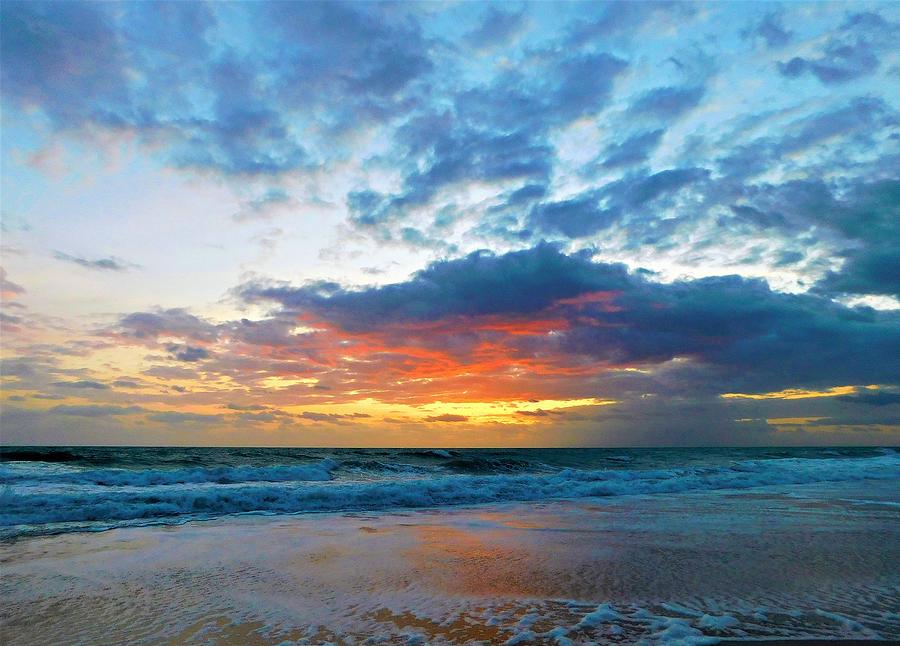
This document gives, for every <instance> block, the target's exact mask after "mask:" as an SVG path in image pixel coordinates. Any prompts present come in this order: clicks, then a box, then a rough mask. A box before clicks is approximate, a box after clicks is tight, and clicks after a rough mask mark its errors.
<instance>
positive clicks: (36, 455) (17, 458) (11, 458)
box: [0, 449, 83, 462]
mask: <svg viewBox="0 0 900 646" xmlns="http://www.w3.org/2000/svg"><path fill="white" fill-rule="evenodd" d="M82 459H83V458H82V456H80V455H78V454H76V453H72V452H71V451H63V450H59V449H49V450H46V451H29V450H13V451H9V450H5V451H3V452H0V461H2V462H78V461H79V460H82Z"/></svg>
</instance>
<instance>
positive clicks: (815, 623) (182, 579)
mask: <svg viewBox="0 0 900 646" xmlns="http://www.w3.org/2000/svg"><path fill="white" fill-rule="evenodd" d="M854 486H855V487H856V488H857V490H854V489H853V487H851V486H849V485H847V483H843V485H842V488H841V489H840V491H839V492H838V491H835V490H834V487H833V486H832V487H831V488H823V487H822V486H808V487H792V488H790V490H789V491H782V490H779V489H778V488H771V489H769V490H759V489H758V490H754V491H752V492H740V491H735V492H725V493H716V494H709V493H703V494H679V495H671V496H635V497H630V498H625V497H623V498H620V499H592V500H578V501H572V500H562V501H560V500H555V501H542V502H539V503H506V504H502V505H496V504H495V505H490V504H486V505H478V506H468V507H458V508H452V509H448V508H444V509H417V510H405V511H402V512H398V511H391V512H378V513H371V512H354V513H334V512H331V513H322V514H312V515H308V514H307V515H304V514H299V515H284V516H282V515H249V514H248V515H242V516H238V517H228V518H219V519H210V520H207V521H203V522H187V523H184V524H181V525H152V526H143V527H130V528H119V529H113V530H110V531H105V532H98V533H70V534H57V535H53V536H43V537H32V538H28V539H24V540H21V541H16V542H13V543H3V544H0V562H2V565H3V569H4V577H3V579H2V581H0V591H2V596H3V598H4V601H5V604H4V606H3V608H2V609H0V618H2V619H3V622H2V623H3V625H4V627H5V628H4V632H7V633H8V635H6V637H7V639H6V641H7V643H10V644H31V643H38V642H44V643H48V642H53V641H54V638H56V639H57V641H58V640H59V639H61V638H63V637H67V638H68V639H72V638H73V636H75V637H77V638H78V639H77V641H83V642H96V641H98V640H99V641H104V640H105V641H107V642H109V641H115V642H142V643H204V641H213V642H216V643H258V644H279V643H281V642H283V641H286V640H287V641H293V642H299V643H304V642H303V641H302V640H308V641H307V642H306V643H322V642H325V641H331V642H334V643H341V644H348V645H349V644H359V643H362V642H364V641H365V639H367V638H368V637H371V636H383V637H385V639H387V642H385V643H410V644H415V643H420V644H424V643H434V644H442V643H465V642H466V641H473V640H478V639H481V640H482V641H486V642H487V643H501V644H502V643H506V642H508V641H509V640H512V641H511V643H512V644H516V643H521V644H539V643H558V644H581V643H601V644H620V643H634V642H635V641H640V640H641V639H649V640H650V642H651V643H658V644H664V643H667V642H668V641H671V640H673V639H675V638H676V636H678V635H680V636H681V638H683V639H685V640H687V641H686V643H697V644H699V643H704V642H703V639H706V638H716V639H720V640H721V641H720V642H719V643H722V644H726V645H728V646H731V645H733V646H737V644H753V643H761V644H762V643H765V644H769V645H775V646H810V645H813V646H818V644H820V643H821V644H842V643H843V644H844V646H850V644H852V643H853V642H852V641H851V642H848V641H846V640H847V639H855V640H857V642H859V641H860V640H862V642H869V641H872V640H874V639H879V638H880V639H885V638H887V639H897V638H898V637H900V620H891V619H890V617H891V616H894V615H892V614H891V613H897V612H898V611H900V573H898V571H897V568H896V564H895V563H893V561H891V560H890V558H889V557H890V555H891V554H895V553H896V550H897V549H898V548H900V524H898V523H897V522H896V521H897V516H898V510H897V507H896V506H895V505H894V506H892V505H887V504H885V505H881V506H879V505H876V504H868V505H866V506H862V507H860V506H856V507H854V506H853V504H852V503H849V502H841V501H840V500H839V495H840V496H844V497H846V498H848V499H849V498H852V497H854V496H857V497H858V496H859V495H861V494H862V493H866V495H868V496H870V497H872V496H875V497H877V496H876V493H877V492H874V491H873V487H874V485H873V483H871V482H870V483H862V485H860V484H857V485H854ZM780 489H784V488H780ZM882 494H883V495H884V496H885V497H889V496H896V494H895V493H894V492H893V491H892V490H891V491H888V490H887V489H885V490H884V491H882ZM811 564H814V566H812V565H811ZM800 637H803V638H804V639H799V638H800ZM760 639H763V640H764V641H760ZM841 639H843V640H844V641H843V642H842V641H840V640H841ZM417 640H418V641H417ZM565 640H570V641H565ZM779 640H780V641H779ZM815 640H818V641H815ZM822 640H824V641H822ZM63 641H66V639H63ZM882 643H884V642H882Z"/></svg>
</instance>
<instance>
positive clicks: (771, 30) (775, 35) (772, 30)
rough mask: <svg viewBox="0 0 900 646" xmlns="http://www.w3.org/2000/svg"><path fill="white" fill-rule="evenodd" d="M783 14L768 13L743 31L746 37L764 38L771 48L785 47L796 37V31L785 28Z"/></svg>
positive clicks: (742, 33)
mask: <svg viewBox="0 0 900 646" xmlns="http://www.w3.org/2000/svg"><path fill="white" fill-rule="evenodd" d="M782 19H783V16H782V15H781V14H780V13H776V12H773V13H767V14H766V15H765V16H764V17H763V19H762V20H761V21H759V22H758V23H756V24H755V25H754V26H753V27H752V28H749V29H746V30H744V31H742V32H741V35H742V36H743V37H744V38H762V39H763V40H764V41H765V43H766V46H767V47H768V48H769V49H775V48H778V47H784V46H785V45H787V44H788V43H789V42H791V40H792V39H793V37H794V33H793V32H792V31H790V30H788V29H785V27H784V24H783V21H782Z"/></svg>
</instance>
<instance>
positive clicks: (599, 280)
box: [239, 244, 629, 329]
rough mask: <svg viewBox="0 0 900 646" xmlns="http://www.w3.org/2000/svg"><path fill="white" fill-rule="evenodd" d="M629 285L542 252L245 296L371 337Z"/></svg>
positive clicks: (547, 248)
mask: <svg viewBox="0 0 900 646" xmlns="http://www.w3.org/2000/svg"><path fill="white" fill-rule="evenodd" d="M628 280H629V279H628V275H627V273H626V271H625V268H624V267H623V266H620V265H602V266H601V265H595V264H593V263H591V262H590V261H588V260H587V259H586V258H584V257H581V256H567V255H565V254H562V253H560V252H559V251H558V250H557V249H556V248H555V247H553V246H551V245H545V244H542V245H539V246H537V247H535V248H533V249H528V250H525V251H519V252H512V253H508V254H506V255H503V256H495V255H493V254H489V253H487V252H481V251H479V252H474V253H471V254H469V255H468V256H465V257H464V258H460V259H457V260H447V261H442V262H438V263H434V264H432V265H430V266H429V267H428V268H427V269H424V270H422V271H420V272H418V273H417V274H416V275H415V276H414V277H413V278H412V279H411V280H410V281H408V282H406V283H396V284H393V285H385V286H384V287H377V288H372V289H368V290H361V291H346V290H343V289H337V290H333V289H332V290H331V291H329V292H328V293H322V292H321V291H319V290H318V289H316V288H315V287H300V288H293V287H281V286H274V287H270V286H265V285H256V284H248V285H244V286H243V287H242V288H240V291H239V294H240V295H241V296H242V297H243V298H244V299H245V300H247V301H251V302H252V301H275V302H278V303H280V304H281V305H283V306H284V307H285V308H287V309H289V310H297V311H302V310H310V311H313V312H315V313H317V314H320V315H322V316H323V317H325V318H326V319H328V320H331V321H334V322H336V323H338V324H339V325H341V326H342V327H344V328H345V329H370V328H374V327H378V326H380V325H384V324H388V323H392V322H405V321H433V320H438V319H441V318H445V317H449V316H477V315H485V314H514V313H518V314H526V313H533V312H537V311H540V310H541V309H543V308H545V307H547V306H549V305H550V304H552V303H553V302H554V301H556V300H558V299H561V298H567V297H572V296H577V295H578V294H583V293H585V292H590V291H598V290H611V289H621V288H623V287H624V286H625V285H626V284H627V282H628Z"/></svg>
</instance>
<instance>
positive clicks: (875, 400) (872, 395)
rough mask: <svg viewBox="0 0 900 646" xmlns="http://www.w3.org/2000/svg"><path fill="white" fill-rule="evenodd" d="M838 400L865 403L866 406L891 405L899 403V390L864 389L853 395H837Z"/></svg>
mask: <svg viewBox="0 0 900 646" xmlns="http://www.w3.org/2000/svg"><path fill="white" fill-rule="evenodd" d="M838 399H839V400H840V401H844V402H850V403H851V404H865V405H867V406H893V405H897V404H900V392H891V391H887V390H876V391H870V390H864V391H859V392H857V393H856V394H854V395H842V396H840V397H838Z"/></svg>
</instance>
